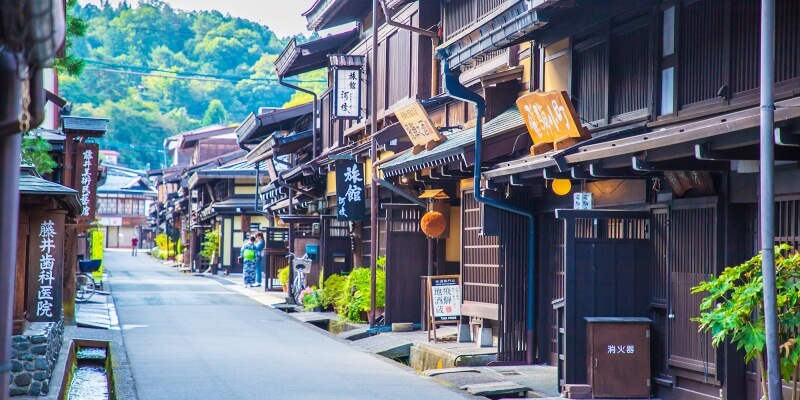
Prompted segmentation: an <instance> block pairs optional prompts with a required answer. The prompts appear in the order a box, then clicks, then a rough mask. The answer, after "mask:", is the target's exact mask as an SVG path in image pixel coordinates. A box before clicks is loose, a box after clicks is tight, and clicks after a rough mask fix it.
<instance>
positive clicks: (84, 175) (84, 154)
mask: <svg viewBox="0 0 800 400" xmlns="http://www.w3.org/2000/svg"><path fill="white" fill-rule="evenodd" d="M77 151H78V154H77V156H76V161H77V162H76V164H75V181H74V182H75V190H77V191H78V198H79V199H80V202H81V206H82V207H83V210H82V211H81V215H80V218H79V219H80V220H81V221H83V222H92V221H94V220H95V215H96V213H95V208H96V204H97V168H98V165H99V162H100V160H99V155H98V154H99V145H98V144H97V143H79V144H78V145H77Z"/></svg>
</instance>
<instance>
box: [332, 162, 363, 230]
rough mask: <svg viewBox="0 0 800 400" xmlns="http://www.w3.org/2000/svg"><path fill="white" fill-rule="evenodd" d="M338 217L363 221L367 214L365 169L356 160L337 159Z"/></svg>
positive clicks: (345, 219) (338, 218) (343, 219)
mask: <svg viewBox="0 0 800 400" xmlns="http://www.w3.org/2000/svg"><path fill="white" fill-rule="evenodd" d="M336 198H337V205H336V219H337V220H339V221H363V220H364V214H365V207H366V206H365V201H364V169H363V165H361V164H359V163H357V162H356V161H355V160H338V161H336Z"/></svg>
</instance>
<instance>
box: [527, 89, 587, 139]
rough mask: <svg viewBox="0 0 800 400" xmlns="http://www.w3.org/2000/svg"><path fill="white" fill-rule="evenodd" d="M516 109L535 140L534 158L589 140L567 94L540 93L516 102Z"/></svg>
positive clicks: (557, 92)
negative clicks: (535, 155) (552, 150)
mask: <svg viewBox="0 0 800 400" xmlns="http://www.w3.org/2000/svg"><path fill="white" fill-rule="evenodd" d="M517 108H519V112H520V113H521V114H522V119H523V120H524V121H525V126H526V127H527V128H528V133H529V134H530V136H531V139H532V140H533V147H531V154H541V153H543V152H546V151H549V150H551V149H553V148H555V149H556V150H560V149H563V148H565V147H567V146H570V145H572V144H574V143H577V142H579V141H581V140H583V139H585V138H587V137H589V135H588V132H586V130H584V129H583V125H581V121H580V118H579V117H578V113H577V112H575V108H574V107H573V106H572V102H571V101H570V99H569V94H568V93H567V92H564V91H551V92H542V91H539V90H537V91H535V92H533V93H529V94H526V95H524V96H522V97H520V98H519V99H517Z"/></svg>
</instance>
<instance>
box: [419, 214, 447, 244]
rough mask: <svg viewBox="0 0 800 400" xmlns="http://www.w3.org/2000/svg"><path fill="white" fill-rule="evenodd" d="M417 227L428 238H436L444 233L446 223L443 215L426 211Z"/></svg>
mask: <svg viewBox="0 0 800 400" xmlns="http://www.w3.org/2000/svg"><path fill="white" fill-rule="evenodd" d="M419 226H420V228H421V229H422V232H424V233H425V234H426V235H428V236H429V237H434V238H435V237H438V236H441V235H442V234H443V233H444V230H445V229H446V228H447V221H446V220H445V218H444V215H442V213H440V212H438V211H428V212H426V213H425V215H423V216H422V219H421V220H420V222H419Z"/></svg>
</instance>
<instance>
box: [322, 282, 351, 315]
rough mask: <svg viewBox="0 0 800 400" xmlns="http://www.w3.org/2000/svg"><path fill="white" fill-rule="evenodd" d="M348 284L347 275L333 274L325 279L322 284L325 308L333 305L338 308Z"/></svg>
mask: <svg viewBox="0 0 800 400" xmlns="http://www.w3.org/2000/svg"><path fill="white" fill-rule="evenodd" d="M346 284H347V277H346V276H341V275H337V274H333V275H331V276H329V277H328V279H325V283H324V284H323V285H322V306H323V307H325V308H328V307H331V306H333V307H336V308H337V309H338V304H339V303H340V302H341V300H340V299H341V298H342V294H343V293H344V287H345V285H346Z"/></svg>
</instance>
